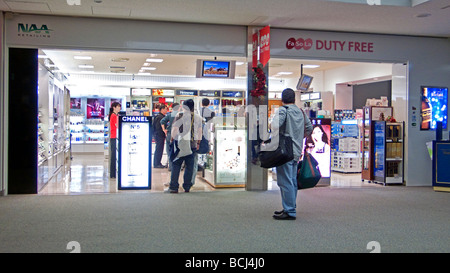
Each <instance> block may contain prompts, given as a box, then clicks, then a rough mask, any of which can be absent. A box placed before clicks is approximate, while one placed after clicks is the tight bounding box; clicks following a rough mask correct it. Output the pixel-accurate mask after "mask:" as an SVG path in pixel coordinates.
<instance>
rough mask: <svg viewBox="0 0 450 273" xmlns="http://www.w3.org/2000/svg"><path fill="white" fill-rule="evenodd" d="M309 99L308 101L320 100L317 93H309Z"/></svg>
mask: <svg viewBox="0 0 450 273" xmlns="http://www.w3.org/2000/svg"><path fill="white" fill-rule="evenodd" d="M309 99H310V100H319V99H320V93H319V92H316V93H310V94H309Z"/></svg>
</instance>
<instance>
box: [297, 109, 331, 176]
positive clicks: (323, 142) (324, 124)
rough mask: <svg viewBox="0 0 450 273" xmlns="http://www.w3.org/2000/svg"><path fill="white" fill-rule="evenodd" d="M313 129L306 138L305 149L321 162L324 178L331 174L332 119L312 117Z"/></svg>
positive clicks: (320, 167)
mask: <svg viewBox="0 0 450 273" xmlns="http://www.w3.org/2000/svg"><path fill="white" fill-rule="evenodd" d="M310 120H311V124H312V126H313V131H312V133H311V135H310V136H309V137H306V138H305V139H304V143H303V147H304V150H306V151H308V152H309V153H310V154H311V155H312V156H313V157H314V159H316V160H317V162H318V163H319V170H320V174H321V175H322V177H324V178H328V177H330V176H331V149H330V144H331V143H330V142H331V119H320V118H310Z"/></svg>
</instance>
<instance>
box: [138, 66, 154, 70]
mask: <svg viewBox="0 0 450 273" xmlns="http://www.w3.org/2000/svg"><path fill="white" fill-rule="evenodd" d="M141 70H156V67H147V66H146V67H141Z"/></svg>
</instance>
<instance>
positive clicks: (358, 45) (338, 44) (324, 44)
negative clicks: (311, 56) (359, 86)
mask: <svg viewBox="0 0 450 273" xmlns="http://www.w3.org/2000/svg"><path fill="white" fill-rule="evenodd" d="M286 48H287V49H296V50H310V49H311V48H313V49H315V50H326V51H338V52H367V53H373V52H374V44H373V43H372V42H363V41H339V40H321V39H317V40H313V39H311V38H307V39H304V38H298V39H296V38H289V39H288V40H287V41H286Z"/></svg>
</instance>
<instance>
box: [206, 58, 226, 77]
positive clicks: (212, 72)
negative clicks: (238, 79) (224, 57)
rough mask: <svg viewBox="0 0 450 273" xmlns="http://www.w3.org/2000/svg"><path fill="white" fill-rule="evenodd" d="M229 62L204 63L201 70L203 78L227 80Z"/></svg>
mask: <svg viewBox="0 0 450 273" xmlns="http://www.w3.org/2000/svg"><path fill="white" fill-rule="evenodd" d="M229 73H230V62H219V61H204V62H203V68H202V76H203V77H213V78H228V76H229Z"/></svg>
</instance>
